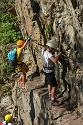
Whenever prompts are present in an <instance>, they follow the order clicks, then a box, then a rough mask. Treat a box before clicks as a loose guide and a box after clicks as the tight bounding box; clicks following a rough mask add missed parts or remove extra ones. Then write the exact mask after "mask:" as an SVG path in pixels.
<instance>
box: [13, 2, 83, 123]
mask: <svg viewBox="0 0 83 125" xmlns="http://www.w3.org/2000/svg"><path fill="white" fill-rule="evenodd" d="M15 9H16V13H17V16H18V24H19V27H20V30H21V32H22V35H23V37H24V38H25V36H26V35H29V36H30V37H31V39H32V42H31V43H29V44H28V48H29V52H30V55H31V58H29V60H28V57H27V54H25V56H24V60H25V62H28V61H31V62H32V69H31V71H32V73H34V72H37V71H38V70H41V68H42V58H41V55H40V52H41V48H42V45H45V44H46V42H47V41H48V40H49V39H51V38H55V39H56V42H57V43H58V48H59V49H60V50H61V51H62V52H63V55H62V57H61V59H60V60H59V62H58V63H57V64H56V65H55V68H56V70H55V74H56V77H57V81H58V84H61V88H62V91H64V92H65V93H66V92H68V96H69V97H70V96H71V98H72V100H73V101H74V102H77V107H78V109H77V110H78V111H79V113H81V114H82V113H83V99H82V98H83V91H82V90H83V54H82V50H83V42H82V41H83V16H82V15H83V2H82V1H81V0H76V1H74V0H56V1H55V0H49V1H48V0H32V1H30V0H15ZM25 53H27V49H26V51H25ZM56 54H57V53H56ZM40 83H41V82H40ZM62 85H63V87H62ZM33 93H34V96H35V98H36V99H35V100H37V101H38V103H39V104H38V105H39V107H38V106H37V105H36V102H35V103H34V97H33V98H31V100H28V102H27V98H28V97H27V96H28V95H27V92H26V93H25V95H23V94H22V97H21V99H22V100H23V99H24V96H26V97H27V98H26V101H25V100H24V101H22V102H23V103H25V105H26V107H28V105H29V102H30V101H32V104H31V106H30V105H29V106H30V108H31V109H28V110H29V111H30V112H28V113H29V114H26V119H25V121H26V124H25V125H27V124H29V125H31V124H32V125H33V124H34V125H55V124H56V123H51V121H50V122H49V119H48V118H50V117H51V116H50V115H48V114H47V113H46V114H45V115H43V114H44V113H45V110H46V107H44V108H45V109H44V108H43V111H41V113H40V111H39V114H40V117H41V119H40V117H39V116H38V115H37V114H36V113H37V112H36V110H37V109H38V110H42V109H41V106H44V102H43V103H42V105H41V103H40V102H41V100H40V98H39V97H36V94H35V92H33V91H31V92H30V93H29V95H30V94H33ZM30 96H31V95H30ZM33 104H35V105H34V107H33ZM23 105H24V104H23ZM23 105H22V106H23ZM23 108H24V107H23ZM24 110H25V112H26V110H27V109H24ZM34 110H35V112H34V113H32V112H33V111H34ZM28 116H30V117H28ZM48 116H50V117H48ZM29 119H30V120H29ZM42 119H43V120H44V123H43V120H42ZM55 119H56V118H55ZM30 121H31V122H30ZM41 121H42V123H41ZM47 121H48V122H47ZM29 122H30V123H29ZM45 122H47V123H45ZM62 125H63V124H62ZM68 125H69V124H68ZM72 125H73V124H72Z"/></svg>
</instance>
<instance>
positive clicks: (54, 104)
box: [51, 100, 60, 106]
mask: <svg viewBox="0 0 83 125" xmlns="http://www.w3.org/2000/svg"><path fill="white" fill-rule="evenodd" d="M51 104H52V105H53V106H58V105H60V102H59V101H58V100H53V101H51Z"/></svg>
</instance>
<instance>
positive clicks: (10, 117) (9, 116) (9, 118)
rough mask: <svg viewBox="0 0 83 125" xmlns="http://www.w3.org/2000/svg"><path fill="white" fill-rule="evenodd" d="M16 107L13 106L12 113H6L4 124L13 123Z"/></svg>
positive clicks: (10, 124) (9, 124)
mask: <svg viewBox="0 0 83 125" xmlns="http://www.w3.org/2000/svg"><path fill="white" fill-rule="evenodd" d="M14 111H15V109H14V108H13V110H12V112H11V113H8V114H6V115H5V118H4V121H3V122H2V125H13V113H14Z"/></svg>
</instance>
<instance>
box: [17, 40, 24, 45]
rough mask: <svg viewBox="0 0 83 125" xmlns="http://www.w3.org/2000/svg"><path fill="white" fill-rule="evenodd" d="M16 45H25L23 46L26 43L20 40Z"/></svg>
mask: <svg viewBox="0 0 83 125" xmlns="http://www.w3.org/2000/svg"><path fill="white" fill-rule="evenodd" d="M16 44H17V45H23V44H24V41H23V40H18V41H17V42H16Z"/></svg>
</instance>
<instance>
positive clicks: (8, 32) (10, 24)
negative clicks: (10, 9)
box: [0, 13, 22, 44]
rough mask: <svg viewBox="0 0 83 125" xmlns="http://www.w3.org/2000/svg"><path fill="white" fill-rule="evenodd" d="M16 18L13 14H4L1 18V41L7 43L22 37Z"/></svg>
mask: <svg viewBox="0 0 83 125" xmlns="http://www.w3.org/2000/svg"><path fill="white" fill-rule="evenodd" d="M15 20H16V18H15V17H14V16H13V15H9V14H7V13H4V14H2V16H1V18H0V43H3V44H7V43H10V42H13V41H16V40H17V39H21V38H22V35H21V33H20V31H19V28H18V25H17V24H16V22H15Z"/></svg>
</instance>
